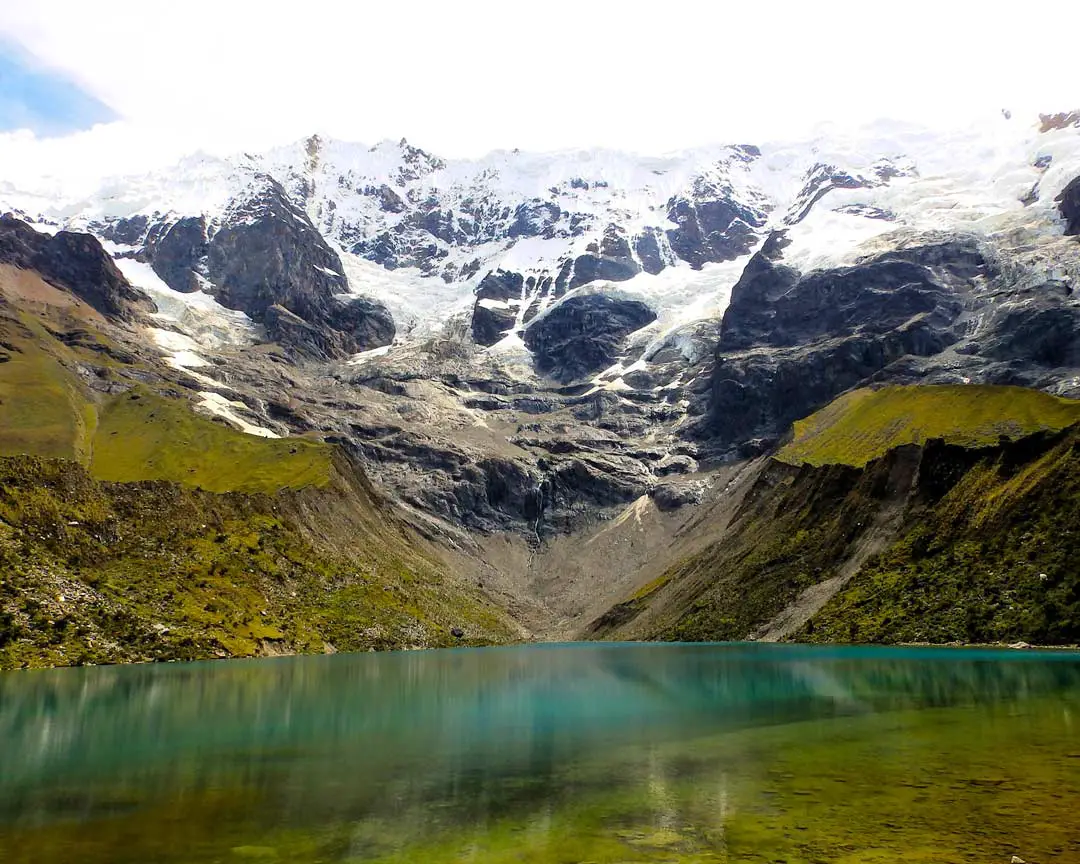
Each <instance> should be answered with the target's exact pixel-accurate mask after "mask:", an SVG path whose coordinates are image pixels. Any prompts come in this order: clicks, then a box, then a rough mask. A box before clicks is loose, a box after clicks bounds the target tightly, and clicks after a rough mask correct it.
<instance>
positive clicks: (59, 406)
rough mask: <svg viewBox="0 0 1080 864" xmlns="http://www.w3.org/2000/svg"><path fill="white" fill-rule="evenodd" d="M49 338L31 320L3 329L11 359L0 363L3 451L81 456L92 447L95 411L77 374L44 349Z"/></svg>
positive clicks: (1, 340)
mask: <svg viewBox="0 0 1080 864" xmlns="http://www.w3.org/2000/svg"><path fill="white" fill-rule="evenodd" d="M51 342H53V340H52V339H51V337H49V336H48V334H47V333H46V332H45V330H44V328H42V327H41V325H40V324H37V323H36V322H34V321H32V320H29V321H25V322H22V321H11V322H8V326H7V327H3V328H0V353H2V354H3V356H4V357H6V358H7V359H6V360H5V361H4V362H0V455H14V454H16V453H35V454H38V455H41V456H54V457H60V458H64V459H82V458H84V457H85V455H86V453H87V452H88V451H89V439H90V438H91V437H92V435H93V430H94V425H95V423H96V415H95V412H94V411H93V408H92V406H91V404H90V402H89V401H88V399H87V398H86V397H85V395H84V393H83V388H82V386H81V385H80V384H79V382H78V381H77V379H76V378H75V376H74V374H72V372H71V371H69V370H68V369H66V368H64V366H63V365H61V363H60V362H59V360H58V359H57V357H56V356H55V354H54V353H51V352H50V351H48V350H45V348H44V347H43V346H44V345H47V344H49V343H51ZM59 347H60V346H58V345H57V348H59Z"/></svg>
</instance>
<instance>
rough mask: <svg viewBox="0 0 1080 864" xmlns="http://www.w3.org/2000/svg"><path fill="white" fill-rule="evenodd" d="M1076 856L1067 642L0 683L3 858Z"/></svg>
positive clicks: (505, 653)
mask: <svg viewBox="0 0 1080 864" xmlns="http://www.w3.org/2000/svg"><path fill="white" fill-rule="evenodd" d="M1014 855H1015V856H1018V857H1021V858H1023V859H1024V860H1025V861H1028V862H1032V864H1043V862H1051V861H1055V862H1080V655H1077V654H1067V653H1036V652H1009V651H980V650H958V649H889V648H828V647H824V648H809V647H799V646H773V645H609V644H592V645H589V644H583V645H538V646H526V647H514V648H493V649H475V650H474V649H462V650H450V651H428V652H406V653H394V654H363V655H337V656H330V657H308V658H302V657H301V658H281V659H271V660H259V661H228V662H215V663H197V664H183V665H181V664H162V665H153V666H130V667H109V668H90V669H62V670H55V671H42V672H9V673H3V674H0V861H3V862H5V864H8V862H11V864H24V862H26V864H61V862H63V864H174V862H175V864H209V862H217V864H241V862H253V861H254V862H283V864H284V862H289V864H311V862H386V864H389V862H395V864H398V862H402V864H403V862H417V864H420V862H422V864H443V862H474V864H484V862H498V864H504V862H505V864H509V862H515V864H521V862H524V864H584V862H592V864H616V862H618V864H628V862H727V861H733V862H734V861H747V862H787V864H799V862H815V864H816V862H845V864H855V862H882V864H884V862H889V864H895V862H935V864H942V862H987V864H992V862H1001V864H1009V862H1010V860H1011V858H1012V856H1014Z"/></svg>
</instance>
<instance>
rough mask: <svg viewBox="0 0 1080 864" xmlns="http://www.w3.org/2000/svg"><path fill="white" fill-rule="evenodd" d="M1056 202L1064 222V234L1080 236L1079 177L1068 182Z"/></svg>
mask: <svg viewBox="0 0 1080 864" xmlns="http://www.w3.org/2000/svg"><path fill="white" fill-rule="evenodd" d="M1056 200H1057V205H1058V210H1059V211H1060V212H1061V218H1062V219H1064V220H1065V233H1066V234H1080V177H1076V178H1074V179H1073V180H1072V181H1070V182H1069V184H1068V185H1067V186H1066V187H1065V188H1064V189H1062V190H1061V194H1060V195H1058V196H1057V199H1056Z"/></svg>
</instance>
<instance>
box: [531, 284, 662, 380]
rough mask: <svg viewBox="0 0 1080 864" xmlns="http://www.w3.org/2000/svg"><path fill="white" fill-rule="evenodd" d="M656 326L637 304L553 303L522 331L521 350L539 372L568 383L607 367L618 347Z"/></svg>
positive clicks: (585, 299) (591, 299) (600, 298)
mask: <svg viewBox="0 0 1080 864" xmlns="http://www.w3.org/2000/svg"><path fill="white" fill-rule="evenodd" d="M655 320H656V313H655V312H654V311H653V310H652V309H650V308H649V307H648V306H647V305H646V304H645V303H642V302H641V301H640V300H627V299H623V298H619V297H615V296H611V295H609V294H600V293H598V294H583V295H577V296H574V297H569V298H567V299H565V300H562V301H561V302H559V303H558V304H557V305H556V306H555V307H554V308H552V309H551V310H550V311H548V312H546V313H545V314H544V315H542V316H540V317H538V318H536V319H535V320H534V321H533V322H532V323H531V324H530V325H529V326H528V327H527V328H526V329H525V336H524V340H525V345H526V347H528V348H529V350H530V351H532V352H533V356H534V362H535V364H536V368H537V370H538V371H539V372H541V373H543V374H545V375H550V376H551V377H552V378H555V379H556V380H558V381H562V382H570V381H575V380H577V379H580V378H583V377H585V376H586V375H588V374H590V373H594V372H599V371H601V370H603V369H605V368H607V367H608V366H611V365H612V364H613V363H614V362H615V361H616V360H617V359H618V358H619V356H620V354H621V353H622V348H623V341H624V339H625V338H626V337H627V336H628V335H629V334H630V333H633V332H634V331H635V330H640V329H641V328H642V327H644V326H645V325H646V324H649V323H651V322H652V321H655Z"/></svg>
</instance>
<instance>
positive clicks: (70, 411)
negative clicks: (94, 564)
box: [0, 313, 333, 493]
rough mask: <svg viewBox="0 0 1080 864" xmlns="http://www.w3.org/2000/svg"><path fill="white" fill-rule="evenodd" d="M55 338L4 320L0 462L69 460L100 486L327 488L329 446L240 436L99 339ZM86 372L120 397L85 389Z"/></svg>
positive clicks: (93, 335) (20, 319)
mask: <svg viewBox="0 0 1080 864" xmlns="http://www.w3.org/2000/svg"><path fill="white" fill-rule="evenodd" d="M58 332H60V333H61V334H62V336H63V338H60V336H59V335H58ZM58 332H54V331H53V330H52V329H50V327H48V326H46V325H45V324H44V323H43V322H42V321H40V320H38V319H37V318H36V317H35V316H33V315H30V314H26V313H22V314H18V313H15V314H9V315H6V316H4V317H2V318H0V343H3V346H4V347H3V348H0V352H2V353H3V354H4V356H5V357H6V358H7V359H5V360H4V361H3V362H0V456H17V455H29V456H41V457H43V458H61V459H70V460H73V461H75V462H78V463H79V464H81V465H83V466H84V467H86V468H88V469H89V470H90V472H91V474H92V475H93V476H94V477H96V478H97V479H99V480H109V481H118V482H138V481H141V480H168V481H171V482H174V483H182V484H184V485H185V486H193V487H198V488H201V489H206V490H208V491H211V492H267V493H273V492H276V491H278V490H280V489H300V488H303V487H305V486H325V485H326V484H327V483H328V482H329V479H330V472H331V459H332V452H333V451H332V448H331V447H330V446H329V445H326V444H324V443H322V442H320V441H312V440H308V439H305V438H297V437H290V438H286V439H275V438H260V437H256V436H252V435H248V434H245V433H244V432H240V431H239V430H236V429H233V428H232V427H230V426H227V425H225V424H223V423H221V422H219V421H216V420H213V419H211V418H210V417H206V416H203V415H201V414H198V413H196V412H195V411H194V409H193V406H192V404H191V394H189V393H183V392H180V391H178V390H176V389H175V388H168V387H163V388H159V389H160V390H161V391H162V392H158V391H157V390H155V389H153V388H152V387H150V386H147V385H144V384H138V383H134V382H133V381H132V380H130V378H128V377H127V376H125V375H124V374H123V373H125V372H127V373H129V374H130V373H132V372H139V373H140V374H143V377H146V373H147V372H148V371H152V370H148V369H146V368H143V364H141V363H140V362H139V361H138V360H137V359H136V358H134V357H133V356H130V355H127V354H126V352H124V351H123V350H122V349H119V348H118V347H116V346H113V345H111V344H110V342H109V340H108V339H107V337H105V336H103V335H102V334H100V333H97V332H94V331H93V330H90V329H78V330H75V331H71V330H68V331H67V332H63V331H58ZM73 333H74V335H72V334H73ZM103 348H104V349H105V350H104V351H103V350H102V349H103ZM108 352H112V354H111V355H110V353H108ZM117 357H119V358H121V359H119V360H118V359H116V358H117ZM125 360H126V361H127V362H126V363H125V362H124V361H125ZM125 367H126V368H125ZM88 369H93V370H94V372H93V374H95V375H97V376H98V377H100V378H101V379H102V380H104V381H108V382H110V384H113V385H115V386H114V389H116V390H118V391H120V392H119V393H116V394H113V395H108V394H106V393H101V392H98V391H96V390H94V389H91V388H90V387H89V386H88V384H87V382H86V380H84V378H85V371H86V370H88ZM80 371H82V372H83V375H80Z"/></svg>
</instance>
